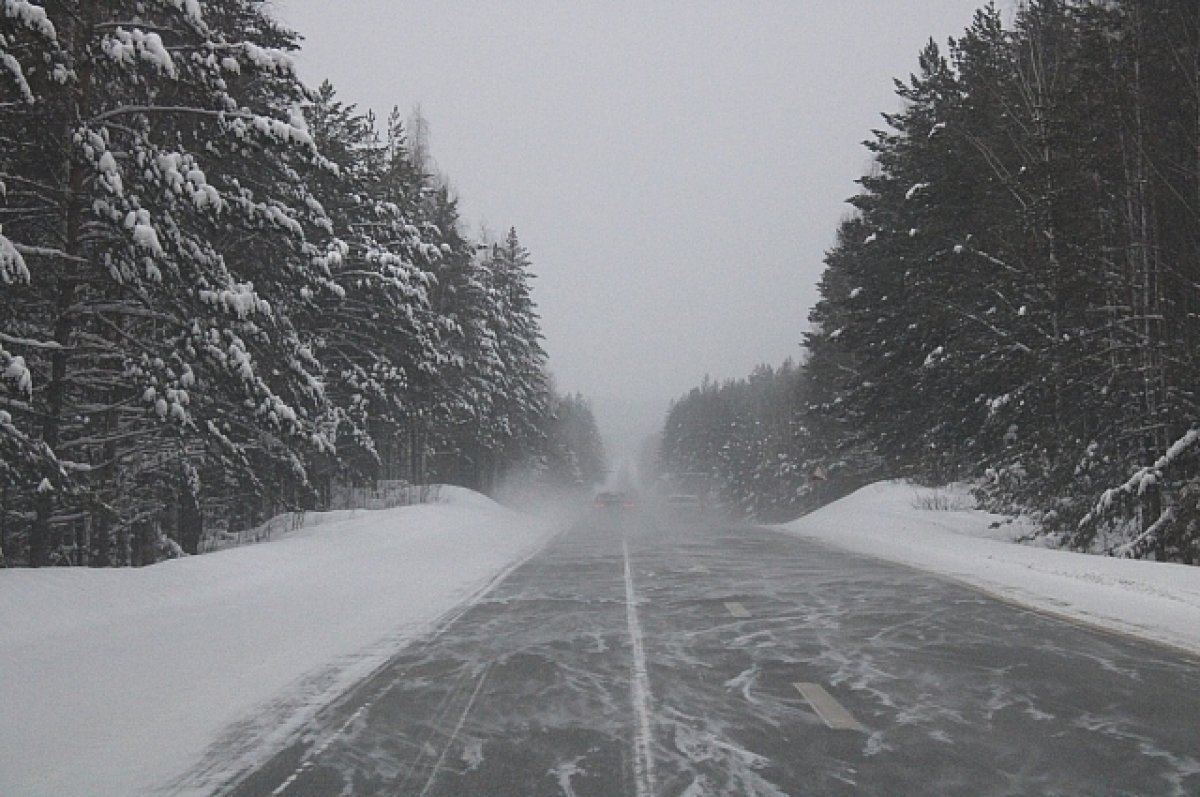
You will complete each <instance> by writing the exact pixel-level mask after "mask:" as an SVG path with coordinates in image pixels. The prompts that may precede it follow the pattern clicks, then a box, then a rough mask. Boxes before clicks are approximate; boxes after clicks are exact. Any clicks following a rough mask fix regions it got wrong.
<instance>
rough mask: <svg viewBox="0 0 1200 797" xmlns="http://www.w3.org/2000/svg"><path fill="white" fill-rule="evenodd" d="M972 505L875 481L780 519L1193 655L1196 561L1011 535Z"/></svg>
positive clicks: (962, 494) (1199, 591)
mask: <svg viewBox="0 0 1200 797" xmlns="http://www.w3.org/2000/svg"><path fill="white" fill-rule="evenodd" d="M973 506H974V501H973V500H971V498H970V496H969V495H968V494H967V491H966V490H965V488H959V489H954V488H950V489H947V490H944V491H930V490H923V489H920V488H916V487H913V486H912V485H909V484H906V483H903V482H883V483H879V484H874V485H871V486H869V487H865V488H863V489H861V490H859V491H858V492H856V493H854V494H852V495H850V496H848V497H846V498H844V499H842V500H841V501H837V502H835V503H833V504H830V505H829V506H826V507H824V508H822V509H820V510H818V511H816V512H814V513H812V514H810V515H806V516H805V517H802V518H800V519H799V520H796V521H793V522H792V523H789V524H787V525H785V526H782V527H781V528H782V529H783V530H785V531H787V532H788V533H791V534H797V535H800V536H804V537H808V538H811V539H815V540H819V541H821V542H825V543H828V544H830V545H834V546H836V547H838V548H842V549H844V550H847V551H851V552H853V553H859V554H866V555H868V556H874V557H877V558H880V559H886V560H889V561H892V562H898V563H901V564H905V565H909V566H911V567H916V568H919V569H923V570H928V571H932V572H934V573H939V574H941V575H944V576H949V577H951V578H955V579H957V580H959V581H962V582H965V583H967V584H970V585H972V586H974V587H977V588H979V589H982V590H984V591H986V592H989V593H991V594H993V595H996V596H998V597H1001V598H1004V599H1006V600H1011V601H1013V602H1015V603H1019V604H1022V605H1024V606H1028V607H1030V608H1034V609H1038V610H1041V611H1045V612H1050V613H1053V614H1057V615H1061V616H1064V617H1068V618H1071V619H1073V620H1077V621H1082V622H1085V623H1090V624H1093V625H1097V626H1100V627H1103V628H1106V629H1109V630H1113V631H1118V632H1122V633H1126V634H1132V635H1135V636H1138V637H1141V638H1143V639H1147V640H1152V641H1154V642H1159V643H1164V644H1168V645H1171V646H1174V647H1177V648H1182V649H1184V650H1186V651H1189V652H1191V653H1193V654H1200V567H1190V566H1187V565H1176V564H1165V563H1159V562H1147V561H1141V560H1130V559H1113V558H1108V557H1103V556H1095V555H1090V554H1080V553H1072V552H1069V551H1062V550H1053V549H1048V548H1042V547H1034V546H1031V545H1020V544H1016V543H1015V540H1016V539H1017V538H1018V537H1020V536H1022V535H1023V534H1025V533H1027V532H1028V531H1029V529H1028V528H1023V527H1021V526H1020V525H1019V524H1008V523H1007V522H1006V521H1005V519H1004V518H1001V517H999V516H996V515H991V514H988V513H986V512H982V511H979V510H976V509H972V508H970V507H973Z"/></svg>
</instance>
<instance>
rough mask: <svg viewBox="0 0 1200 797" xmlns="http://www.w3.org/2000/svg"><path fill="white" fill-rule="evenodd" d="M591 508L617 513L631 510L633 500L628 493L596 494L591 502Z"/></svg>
mask: <svg viewBox="0 0 1200 797" xmlns="http://www.w3.org/2000/svg"><path fill="white" fill-rule="evenodd" d="M592 506H594V507H595V508H596V509H597V510H601V511H606V512H618V511H621V510H626V509H633V498H632V497H630V495H629V494H628V493H619V492H603V493H597V494H596V497H595V498H594V499H593V500H592Z"/></svg>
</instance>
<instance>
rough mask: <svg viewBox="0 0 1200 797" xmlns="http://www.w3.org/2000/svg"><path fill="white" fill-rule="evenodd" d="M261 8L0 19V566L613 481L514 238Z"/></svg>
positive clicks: (175, 7) (412, 133) (21, 6)
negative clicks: (479, 223) (493, 227)
mask: <svg viewBox="0 0 1200 797" xmlns="http://www.w3.org/2000/svg"><path fill="white" fill-rule="evenodd" d="M268 12H269V9H268V4H266V3H263V2H261V0H105V1H104V2H95V1H94V0H48V1H47V2H29V0H0V550H2V551H3V562H4V563H5V564H7V565H10V566H11V565H32V566H42V565H56V564H57V565H90V566H116V565H141V564H148V563H151V562H155V561H158V560H160V559H163V558H167V557H172V556H177V555H180V554H182V553H195V552H198V551H201V550H204V549H206V548H207V547H208V546H209V544H210V543H211V542H212V541H213V540H214V539H216V538H218V537H220V536H221V535H223V534H229V533H231V532H234V531H237V530H241V529H246V528H250V527H252V526H255V525H256V524H258V523H261V522H262V521H263V520H265V519H266V518H269V517H271V516H272V515H274V514H277V513H280V512H284V511H298V510H303V509H306V508H309V509H315V508H324V507H328V506H329V505H330V502H331V496H332V494H333V493H335V492H336V491H337V490H338V489H339V488H344V487H346V486H355V485H375V484H378V483H380V482H389V483H396V482H402V483H406V484H423V483H429V482H435V481H443V482H452V483H456V484H462V485H466V486H470V487H473V488H476V489H480V490H484V491H490V490H492V489H494V488H495V487H496V485H497V484H499V483H500V482H501V481H502V480H503V479H505V478H506V477H508V476H510V475H512V474H515V473H517V472H521V473H524V474H527V478H532V479H535V480H538V479H540V480H542V481H545V482H547V483H559V484H565V485H576V484H579V485H582V484H588V483H591V482H594V481H596V480H598V479H599V478H600V475H601V473H602V472H603V468H604V464H603V453H602V451H601V450H600V441H599V436H598V432H597V431H596V427H595V421H594V419H593V418H592V414H591V409H590V406H589V404H588V402H587V401H586V400H585V399H583V398H582V397H581V396H577V395H576V396H562V395H558V394H557V393H556V391H555V389H554V388H553V386H552V382H551V378H550V375H549V372H548V370H547V363H546V355H545V353H544V352H543V349H542V346H541V337H542V336H541V330H540V327H539V316H538V312H537V308H536V306H535V305H534V302H533V299H532V297H531V281H532V277H533V274H532V261H531V256H530V253H529V252H528V251H527V250H526V249H525V247H524V246H523V245H522V243H521V241H520V239H519V238H518V236H517V233H516V231H515V230H511V231H509V232H508V233H507V235H503V236H500V237H499V239H497V240H487V239H481V238H484V236H481V237H472V236H471V235H469V234H467V233H466V232H464V230H463V227H464V225H463V224H462V223H461V221H460V219H459V217H458V210H457V203H456V198H455V196H454V193H453V191H452V189H451V188H450V187H449V183H448V181H447V179H446V178H444V177H443V176H441V175H438V174H434V173H433V169H431V168H430V158H429V153H428V141H427V140H425V138H424V136H423V133H422V129H423V124H422V120H421V118H420V117H419V115H418V116H414V117H413V118H412V119H411V120H404V119H402V117H401V115H400V114H399V113H394V114H392V115H391V116H390V117H389V118H388V119H387V120H386V121H385V120H380V119H377V118H375V117H374V115H372V114H370V113H364V112H361V111H359V110H358V109H357V108H356V107H355V106H354V105H352V104H346V103H344V102H342V101H341V100H340V99H339V98H338V95H337V93H336V91H335V90H334V88H333V87H332V86H331V85H329V84H328V83H325V84H323V85H321V86H320V87H319V88H316V89H310V88H307V87H305V86H304V85H303V84H302V83H301V81H300V79H299V78H298V76H297V73H296V69H295V64H294V61H293V57H292V54H293V53H294V52H295V51H296V50H297V48H298V41H299V38H298V36H297V35H296V34H295V33H293V32H290V31H288V30H286V29H284V28H283V27H281V26H280V25H279V24H278V23H276V22H275V21H274V20H273V19H272V17H271V16H270V14H269V13H268Z"/></svg>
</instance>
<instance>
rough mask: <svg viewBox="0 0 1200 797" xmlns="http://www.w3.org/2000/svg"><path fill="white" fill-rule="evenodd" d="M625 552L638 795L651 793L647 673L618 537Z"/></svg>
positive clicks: (633, 594) (628, 573) (629, 575)
mask: <svg viewBox="0 0 1200 797" xmlns="http://www.w3.org/2000/svg"><path fill="white" fill-rule="evenodd" d="M621 551H622V552H623V553H624V555H625V619H626V620H627V621H628V623H629V638H630V640H631V642H632V644H633V712H634V714H635V715H636V716H637V728H636V730H635V732H634V735H633V773H634V779H635V781H636V782H637V793H638V797H653V795H654V791H655V786H654V758H653V756H651V754H650V742H651V739H652V737H651V735H650V676H649V675H648V674H647V672H646V649H645V647H644V646H643V644H642V624H641V622H640V621H639V620H638V612H637V593H636V592H635V591H634V589H633V572H632V570H631V569H630V567H629V544H628V543H627V542H626V541H624V540H622V541H621Z"/></svg>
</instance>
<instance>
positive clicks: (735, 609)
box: [725, 601, 750, 618]
mask: <svg viewBox="0 0 1200 797" xmlns="http://www.w3.org/2000/svg"><path fill="white" fill-rule="evenodd" d="M725 608H726V609H728V610H729V613H730V614H732V615H733V616H734V617H743V618H744V617H749V616H750V612H748V611H747V610H746V607H745V606H743V605H742V604H740V603H737V602H735V601H729V602H727V603H726V604H725Z"/></svg>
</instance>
